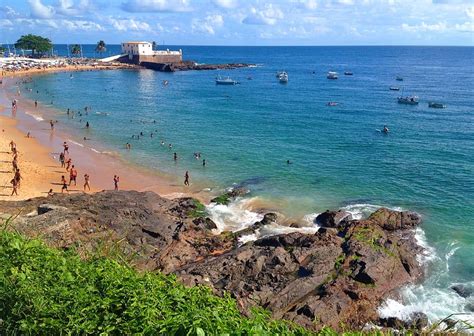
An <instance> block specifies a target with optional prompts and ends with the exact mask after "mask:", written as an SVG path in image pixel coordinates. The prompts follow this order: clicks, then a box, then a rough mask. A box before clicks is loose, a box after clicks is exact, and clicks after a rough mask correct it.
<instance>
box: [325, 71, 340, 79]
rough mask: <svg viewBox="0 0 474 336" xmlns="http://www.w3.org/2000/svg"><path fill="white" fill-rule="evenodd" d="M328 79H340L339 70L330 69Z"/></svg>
mask: <svg viewBox="0 0 474 336" xmlns="http://www.w3.org/2000/svg"><path fill="white" fill-rule="evenodd" d="M326 78H327V79H338V78H339V76H338V74H337V72H335V71H329V72H328V74H327V76H326Z"/></svg>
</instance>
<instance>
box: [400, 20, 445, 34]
mask: <svg viewBox="0 0 474 336" xmlns="http://www.w3.org/2000/svg"><path fill="white" fill-rule="evenodd" d="M447 28H448V26H447V24H446V23H445V22H438V23H434V24H426V23H425V22H422V23H421V24H418V25H409V24H407V23H403V24H402V29H403V30H404V31H408V32H443V31H446V30H447Z"/></svg>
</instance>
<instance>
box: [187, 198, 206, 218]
mask: <svg viewBox="0 0 474 336" xmlns="http://www.w3.org/2000/svg"><path fill="white" fill-rule="evenodd" d="M193 203H194V209H192V210H190V211H189V212H188V213H187V215H188V217H191V218H204V217H206V216H207V211H206V206H205V205H204V204H202V203H201V202H199V201H198V200H196V199H193Z"/></svg>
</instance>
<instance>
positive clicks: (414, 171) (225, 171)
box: [26, 47, 474, 318]
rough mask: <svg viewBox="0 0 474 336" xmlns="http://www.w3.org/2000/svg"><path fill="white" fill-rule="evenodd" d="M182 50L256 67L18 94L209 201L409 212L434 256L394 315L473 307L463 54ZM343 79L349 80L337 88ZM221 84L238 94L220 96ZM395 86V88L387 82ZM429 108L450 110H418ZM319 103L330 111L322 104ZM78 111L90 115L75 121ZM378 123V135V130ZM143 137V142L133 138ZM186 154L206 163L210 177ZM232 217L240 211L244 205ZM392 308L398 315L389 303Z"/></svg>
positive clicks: (471, 184) (134, 76)
mask: <svg viewBox="0 0 474 336" xmlns="http://www.w3.org/2000/svg"><path fill="white" fill-rule="evenodd" d="M182 49H183V52H184V55H185V57H186V58H189V59H193V60H196V61H198V62H200V63H215V62H249V63H255V64H258V66H257V67H254V68H246V69H237V70H232V71H202V72H199V71H195V72H181V73H172V74H170V73H158V72H153V71H149V70H143V71H101V72H78V73H74V75H73V78H70V75H69V74H66V73H58V74H50V75H46V76H39V77H35V79H34V81H33V83H30V84H26V86H27V87H29V88H32V89H33V91H32V92H30V93H28V95H29V96H30V97H31V98H33V99H38V100H39V101H40V102H42V103H45V104H46V103H47V104H50V103H51V101H53V106H54V107H55V108H57V109H60V110H62V111H64V112H63V113H61V114H58V115H57V116H56V119H58V120H60V122H61V123H64V124H66V125H68V126H70V127H71V129H73V130H74V132H75V133H76V134H77V135H79V136H80V137H82V136H87V137H90V138H93V139H94V140H100V142H101V144H102V145H103V147H104V149H103V150H110V151H114V152H117V153H118V154H120V155H122V156H125V157H126V158H127V159H129V160H131V161H133V162H135V163H137V164H140V165H144V166H146V167H149V168H154V169H159V170H163V171H166V172H169V173H174V174H177V175H179V176H182V175H183V174H184V171H185V170H189V171H190V174H191V180H192V181H193V179H198V180H202V181H206V183H207V184H208V187H209V188H211V189H212V190H223V189H224V188H226V187H229V186H232V185H235V184H243V185H245V186H247V187H248V188H250V190H251V193H250V194H249V197H258V198H260V199H262V200H265V201H264V202H265V203H266V204H274V205H275V207H277V208H278V209H281V210H282V211H283V212H284V213H285V214H286V215H287V216H291V217H298V218H302V217H303V216H305V215H309V214H315V213H319V212H321V211H324V210H325V209H329V208H339V207H346V208H347V209H349V210H351V211H352V212H353V213H354V214H357V215H359V216H362V214H363V213H365V214H366V213H368V212H370V211H372V210H373V209H375V208H376V207H375V206H377V205H380V206H382V205H383V206H390V207H392V208H393V207H399V208H402V209H410V210H415V211H418V212H419V213H421V214H422V215H423V217H424V223H423V230H424V234H425V235H426V242H427V244H429V246H432V247H433V248H434V251H436V252H432V255H433V258H431V259H432V261H431V262H430V264H429V277H428V278H427V280H426V281H425V282H424V284H423V285H422V286H420V285H418V286H412V287H410V288H407V290H405V292H404V293H405V295H404V297H405V300H406V303H408V304H407V305H405V306H403V307H405V308H404V309H411V308H413V307H414V306H416V307H417V309H421V308H423V309H422V310H425V311H428V313H429V314H430V317H431V318H440V317H445V316H443V315H448V314H449V313H452V312H454V311H463V310H464V306H465V305H466V304H467V302H468V301H469V300H465V299H462V300H461V299H460V298H459V297H457V294H455V293H454V292H453V291H452V290H450V289H449V285H451V284H452V283H472V281H473V279H474V261H473V260H474V259H473V258H472V256H473V255H474V239H473V238H474V234H473V229H474V160H473V159H472V154H473V148H474V99H473V89H474V71H473V70H474V69H473V65H472V59H474V57H473V56H474V49H473V48H456V47H266V48H263V47H182ZM278 70H286V71H287V72H288V74H289V83H288V84H286V85H282V84H280V83H278V81H277V79H276V77H275V73H276V71H278ZM329 70H334V71H338V72H339V73H340V77H339V79H338V80H334V81H331V80H327V79H326V77H325V74H326V72H327V71H329ZM345 70H351V71H353V72H354V75H353V76H344V75H343V72H344V71H345ZM217 74H222V75H230V76H232V78H234V79H236V80H238V81H240V82H241V84H240V85H236V86H216V85H215V83H214V77H215V76H216V75H217ZM249 76H251V78H252V79H251V80H249V79H247V78H248V77H249ZM396 76H402V77H403V78H404V81H403V82H397V81H395V77H396ZM163 80H168V81H169V85H167V86H163V85H162V81H163ZM392 85H397V86H400V87H402V89H403V93H404V94H405V95H408V94H416V95H418V96H419V97H420V104H419V105H418V106H405V105H400V104H397V101H396V97H397V96H398V95H400V94H401V93H402V92H401V91H400V92H394V91H389V87H390V86H392ZM36 90H39V93H36ZM432 100H434V101H441V102H444V103H446V104H447V108H446V109H431V108H428V101H432ZM329 101H337V102H339V103H340V104H339V105H338V106H334V107H329V106H326V103H327V102H329ZM84 106H92V111H91V112H90V113H89V115H87V116H82V117H80V116H78V111H82V112H83V111H84ZM67 108H71V109H73V110H75V111H76V117H75V119H70V118H67V116H66V114H65V111H66V109H67ZM79 119H82V122H79ZM86 120H87V121H89V123H90V124H91V129H89V130H86V129H85V128H84V125H85V121H86ZM154 121H156V122H154ZM384 124H387V125H388V127H389V128H390V130H391V132H390V134H388V135H384V134H382V133H380V132H377V131H376V130H377V129H381V128H382V127H383V125H384ZM140 132H143V133H144V136H143V137H142V138H141V139H140V140H134V139H131V136H132V134H135V135H137V134H139V133H140ZM151 133H153V138H151V137H150V134H151ZM161 139H163V140H164V141H165V143H166V146H161V145H160V140H161ZM126 142H130V143H131V144H132V146H133V150H132V151H131V152H130V153H126V152H125V151H124V150H122V149H121V148H123V145H124V144H125V143H126ZM168 143H172V144H173V148H172V149H171V150H169V149H168V148H167V145H168ZM173 152H177V154H178V161H177V162H176V163H175V162H174V161H173V159H172V154H173ZM194 152H201V153H202V158H204V159H206V162H207V165H206V167H203V166H202V164H201V161H200V160H196V159H195V158H194V157H193V153H194ZM286 160H291V162H292V164H290V165H287V164H286ZM232 206H233V207H234V208H235V209H234V210H236V209H237V208H239V209H240V210H242V209H241V204H234V205H232ZM211 210H213V211H214V212H213V213H214V215H215V216H216V217H215V218H218V219H219V220H220V221H221V224H220V225H221V226H223V228H222V229H226V228H227V229H229V228H234V229H235V228H238V227H241V226H242V224H243V221H248V222H249V223H250V222H251V221H252V220H254V219H255V218H256V217H252V216H255V215H256V214H252V213H248V212H245V211H243V210H242V213H241V214H240V215H236V213H235V211H232V209H220V208H216V209H211ZM240 210H239V211H240ZM216 212H218V213H217V214H216ZM225 212H229V213H231V214H230V215H229V216H230V217H232V216H234V220H232V219H231V218H230V217H229V216H226V215H225ZM226 221H227V223H226ZM311 225H312V224H311V223H310V222H309V223H308V226H311ZM220 229H221V228H220ZM277 230H278V229H277V228H275V231H277ZM448 255H449V257H447V256H448ZM470 300H474V298H471V299H470ZM389 303H390V301H389ZM420 305H421V306H423V307H421V308H420V307H419V306H420ZM435 306H436V308H435ZM410 307H411V308H410ZM389 308H390V309H393V310H397V309H396V305H395V304H394V303H392V304H391V305H390V307H389ZM389 308H386V309H389ZM397 311H398V310H397ZM404 312H406V311H404ZM400 315H402V312H400ZM471 318H472V316H471Z"/></svg>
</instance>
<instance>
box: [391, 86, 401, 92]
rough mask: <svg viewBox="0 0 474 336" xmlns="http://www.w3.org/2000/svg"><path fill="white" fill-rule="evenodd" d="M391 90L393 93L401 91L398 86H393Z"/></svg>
mask: <svg viewBox="0 0 474 336" xmlns="http://www.w3.org/2000/svg"><path fill="white" fill-rule="evenodd" d="M390 90H391V91H400V88H399V87H398V86H391V87H390Z"/></svg>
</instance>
